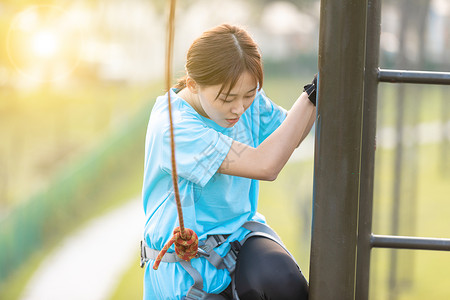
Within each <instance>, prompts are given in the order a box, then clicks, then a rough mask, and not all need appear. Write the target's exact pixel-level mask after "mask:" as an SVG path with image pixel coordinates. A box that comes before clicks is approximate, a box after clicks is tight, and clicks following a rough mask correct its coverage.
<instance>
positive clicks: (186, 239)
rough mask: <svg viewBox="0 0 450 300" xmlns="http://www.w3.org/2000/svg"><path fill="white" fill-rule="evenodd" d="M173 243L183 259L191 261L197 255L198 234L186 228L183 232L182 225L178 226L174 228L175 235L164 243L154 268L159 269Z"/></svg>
mask: <svg viewBox="0 0 450 300" xmlns="http://www.w3.org/2000/svg"><path fill="white" fill-rule="evenodd" d="M183 233H184V236H183ZM172 244H175V253H176V254H177V255H178V257H179V258H181V259H183V260H186V261H189V260H191V259H193V258H194V257H195V256H196V255H197V251H198V237H197V234H195V232H194V231H193V230H192V229H189V228H185V229H184V232H182V231H181V229H180V227H177V228H175V229H174V230H173V236H172V237H171V238H170V240H169V241H168V242H167V244H165V245H164V247H163V248H162V249H161V252H159V254H158V257H157V258H156V260H155V263H154V264H153V269H154V270H157V269H158V267H159V264H160V263H161V260H162V258H163V256H164V254H166V252H167V250H168V249H169V248H170V246H172Z"/></svg>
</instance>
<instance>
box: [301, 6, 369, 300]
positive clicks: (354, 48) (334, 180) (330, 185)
mask: <svg viewBox="0 0 450 300" xmlns="http://www.w3.org/2000/svg"><path fill="white" fill-rule="evenodd" d="M366 7H367V0H353V1H352V0H340V1H336V0H322V1H321V9H320V35H319V102H318V112H317V114H318V115H317V121H316V145H315V162H314V188H313V192H314V204H313V227H312V238H311V268H310V299H312V300H319V299H320V300H327V299H333V300H340V299H342V300H350V299H354V296H355V273H356V240H357V225H358V224H357V222H358V198H359V179H360V174H359V173H360V161H361V138H362V110H363V83H364V64H365V32H366Z"/></svg>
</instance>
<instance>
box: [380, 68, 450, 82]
mask: <svg viewBox="0 0 450 300" xmlns="http://www.w3.org/2000/svg"><path fill="white" fill-rule="evenodd" d="M378 81H380V82H394V83H422V84H444V85H450V72H428V71H405V70H386V69H378Z"/></svg>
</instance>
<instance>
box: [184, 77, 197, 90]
mask: <svg viewBox="0 0 450 300" xmlns="http://www.w3.org/2000/svg"><path fill="white" fill-rule="evenodd" d="M186 87H187V88H188V89H189V91H190V92H191V93H193V94H197V93H198V84H197V82H196V81H195V80H194V79H192V78H191V77H189V76H188V77H187V78H186Z"/></svg>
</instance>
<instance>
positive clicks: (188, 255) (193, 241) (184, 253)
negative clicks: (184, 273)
mask: <svg viewBox="0 0 450 300" xmlns="http://www.w3.org/2000/svg"><path fill="white" fill-rule="evenodd" d="M175 2H176V0H170V9H169V20H168V24H167V44H166V90H167V101H168V110H169V121H170V150H171V160H172V183H173V190H174V195H175V201H176V203H177V211H178V221H179V226H178V227H176V228H175V229H174V231H173V236H172V237H171V238H170V240H169V241H168V242H167V243H166V244H165V245H164V247H163V248H162V249H161V252H159V254H158V257H157V258H156V259H155V263H154V264H153V269H155V270H157V269H158V267H159V264H160V263H161V260H162V258H163V256H164V254H166V252H167V250H168V249H169V248H170V247H171V246H172V244H175V252H176V254H177V255H178V257H180V258H181V259H183V260H186V261H189V260H191V259H192V258H194V257H195V256H196V255H197V251H198V237H197V234H196V233H195V232H194V231H193V230H192V229H189V228H185V227H184V219H183V209H182V207H181V200H180V191H179V188H178V176H177V164H176V160H175V134H174V130H173V118H172V101H171V96H170V89H171V86H172V84H171V82H172V56H173V40H174V31H175V5H176V3H175Z"/></svg>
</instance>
